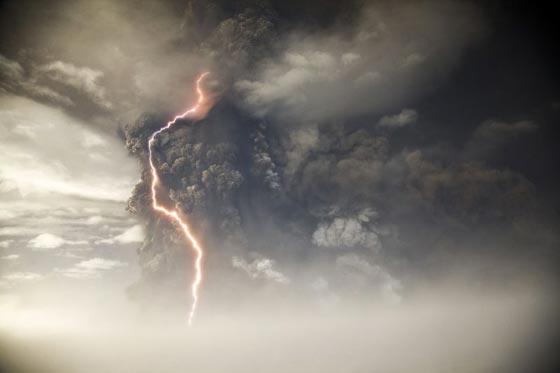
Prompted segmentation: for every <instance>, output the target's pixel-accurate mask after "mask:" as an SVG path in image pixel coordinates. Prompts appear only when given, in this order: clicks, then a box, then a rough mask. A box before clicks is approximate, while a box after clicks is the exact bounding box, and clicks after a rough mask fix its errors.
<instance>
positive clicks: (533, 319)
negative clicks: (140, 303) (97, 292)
mask: <svg viewBox="0 0 560 373" xmlns="http://www.w3.org/2000/svg"><path fill="white" fill-rule="evenodd" d="M552 299H554V298H553V297H552V296H551V294H550V293H547V292H543V291H542V290H540V291H538V290H535V289H532V290H531V289H525V290H523V291H502V292H490V291H486V292H480V291H477V292H469V291H465V290H464V289H461V290H459V289H452V288H448V289H446V290H440V291H431V292H430V293H423V294H421V293H418V294H417V295H416V296H414V297H411V299H405V300H403V302H401V303H400V304H393V305H383V304H369V305H367V304H364V303H363V302H354V301H352V302H350V301H349V302H347V303H344V304H337V305H336V306H324V305H323V306H321V307H312V308H310V307H307V308H304V307H300V305H299V304H298V305H292V304H291V303H292V302H289V301H288V300H286V301H285V302H284V303H283V304H282V305H283V307H277V305H278V303H274V306H270V305H269V304H258V305H255V307H254V311H253V312H251V311H248V307H243V308H242V310H241V309H232V310H229V311H228V310H224V309H222V310H220V311H219V312H211V309H210V308H209V307H204V305H203V307H202V308H201V309H200V310H199V311H200V312H199V313H198V315H197V318H196V320H195V325H194V326H193V327H191V328H188V327H187V326H186V321H185V320H180V321H177V320H170V319H169V318H168V317H161V318H157V317H155V316H154V314H153V312H151V313H150V314H149V316H148V314H146V313H145V312H144V311H142V310H140V309H138V308H137V307H136V306H134V305H132V304H127V303H119V302H118V301H116V300H115V301H113V300H110V299H107V301H106V302H105V303H104V302H102V301H99V302H98V303H97V308H95V309H94V308H90V307H88V306H87V305H85V304H84V305H83V306H84V309H80V308H79V307H74V308H70V309H72V312H76V314H75V315H72V314H71V313H70V312H69V311H68V309H69V308H68V307H66V306H61V308H60V309H61V310H62V309H66V313H59V312H57V311H56V309H53V308H51V310H50V311H51V312H44V313H42V314H41V313H40V312H39V316H40V317H37V318H36V319H35V323H34V324H32V325H26V324H25V322H23V323H22V322H20V323H15V322H14V323H10V322H9V320H4V321H8V322H5V323H3V325H2V331H1V337H0V341H1V342H0V343H1V345H0V346H1V347H0V348H1V352H0V353H1V358H0V361H1V364H2V365H1V366H0V368H1V369H0V371H6V372H57V373H64V372H73V373H74V372H87V373H92V372H185V371H194V372H201V373H204V372H226V371H227V372H237V371H243V372H246V371H262V372H411V371H414V372H517V371H519V372H523V371H527V369H529V368H528V367H529V366H531V367H532V365H534V364H535V363H536V362H537V361H541V360H542V354H543V353H545V352H544V351H547V347H548V343H549V342H550V340H549V339H548V338H549V337H551V336H552V335H551V330H553V329H554V324H553V316H554V315H553V313H552V312H551V311H552V310H553V309H555V308H556V304H553V303H554V302H553V301H552ZM67 301H68V303H69V304H71V303H72V298H71V297H70V298H68V299H67ZM261 303H264V302H261ZM4 315H6V314H4ZM20 315H21V314H20Z"/></svg>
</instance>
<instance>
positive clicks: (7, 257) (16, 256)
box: [0, 254, 19, 260]
mask: <svg viewBox="0 0 560 373" xmlns="http://www.w3.org/2000/svg"><path fill="white" fill-rule="evenodd" d="M0 259H2V260H16V259H19V255H17V254H11V255H6V256H2V257H0Z"/></svg>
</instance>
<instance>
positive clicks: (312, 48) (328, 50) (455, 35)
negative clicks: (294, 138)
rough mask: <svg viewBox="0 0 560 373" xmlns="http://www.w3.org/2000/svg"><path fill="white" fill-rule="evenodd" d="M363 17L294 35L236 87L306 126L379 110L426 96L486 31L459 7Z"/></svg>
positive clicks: (258, 105)
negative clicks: (429, 84) (429, 85)
mask: <svg viewBox="0 0 560 373" xmlns="http://www.w3.org/2000/svg"><path fill="white" fill-rule="evenodd" d="M362 14H363V16H362V17H361V19H360V20H359V21H358V22H357V24H356V25H353V26H351V27H349V28H350V30H347V31H346V33H344V34H343V33H341V32H340V30H339V29H337V28H334V29H333V30H329V31H326V32H325V31H323V32H321V33H317V34H311V35H309V34H303V35H301V34H298V33H297V32H294V35H292V37H291V38H288V41H287V42H286V44H287V47H286V48H285V49H283V50H282V52H281V53H280V56H279V57H278V58H275V59H269V60H265V61H263V62H262V64H261V66H260V69H259V71H258V73H257V74H256V76H251V77H249V78H246V79H240V80H238V81H237V82H236V83H235V88H236V89H237V91H238V92H239V93H240V94H241V95H242V96H243V97H244V103H245V105H246V107H247V108H248V109H249V110H251V111H252V112H253V113H254V115H256V116H257V117H265V116H272V117H281V118H286V119H288V120H294V119H296V118H297V120H298V121H300V122H301V121H303V122H304V123H306V122H313V121H317V120H324V119H327V118H340V117H341V116H342V117H348V116H351V115H355V114H364V113H379V112H380V111H382V110H386V109H388V108H391V107H393V106H394V105H395V104H398V103H399V102H401V101H402V100H404V99H406V98H409V97H411V96H414V95H415V94H417V93H418V92H421V91H423V90H424V86H425V85H426V82H427V81H433V80H434V79H436V78H437V77H438V76H441V72H444V71H447V70H448V69H450V67H451V66H452V65H453V64H454V63H456V61H457V59H458V56H459V55H460V54H461V52H462V50H463V48H465V47H466V46H468V45H469V44H470V43H472V42H473V41H475V40H477V39H478V37H479V35H480V34H481V32H482V29H483V26H482V25H481V24H480V22H479V18H478V17H477V14H476V10H475V9H474V8H473V7H472V6H471V5H469V4H466V3H458V2H449V3H443V2H441V3H435V2H429V3H421V4H420V3H414V2H410V3H404V4H401V5H400V6H399V11H398V12H394V11H392V8H391V6H390V5H389V4H386V5H384V3H375V4H370V5H369V6H366V7H365V8H364V9H363V10H362ZM410 19H414V20H415V22H407V20H410ZM451 28H452V29H453V32H452V33H450V32H446V30H449V29H451ZM341 35H345V36H344V37H342V36H341Z"/></svg>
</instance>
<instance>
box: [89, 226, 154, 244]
mask: <svg viewBox="0 0 560 373" xmlns="http://www.w3.org/2000/svg"><path fill="white" fill-rule="evenodd" d="M144 237H145V233H144V227H142V226H141V225H140V224H137V225H135V226H133V227H130V228H128V229H127V230H125V231H124V232H122V233H121V234H119V235H117V236H115V237H113V238H107V239H104V240H97V241H95V243H96V244H114V243H119V244H127V243H135V242H142V241H144Z"/></svg>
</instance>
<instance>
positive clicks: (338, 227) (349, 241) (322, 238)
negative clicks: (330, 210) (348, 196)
mask: <svg viewBox="0 0 560 373" xmlns="http://www.w3.org/2000/svg"><path fill="white" fill-rule="evenodd" d="M372 214H373V215H372ZM374 215H375V213H374V212H372V211H369V210H368V211H365V212H362V213H361V214H359V215H358V216H356V217H349V218H335V219H334V220H333V221H331V222H324V223H320V224H319V225H318V227H317V229H316V230H315V232H313V244H315V245H317V246H319V247H325V248H331V249H342V248H352V247H367V248H369V249H370V250H372V251H379V250H380V249H381V242H380V240H379V237H378V234H377V232H376V231H375V230H374V227H373V226H371V224H370V218H372V217H373V216H374Z"/></svg>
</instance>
